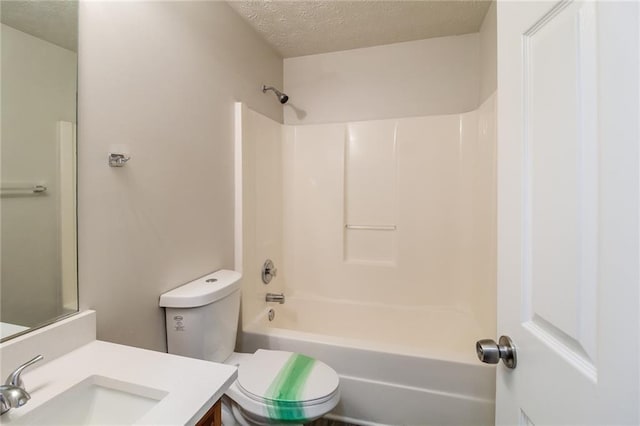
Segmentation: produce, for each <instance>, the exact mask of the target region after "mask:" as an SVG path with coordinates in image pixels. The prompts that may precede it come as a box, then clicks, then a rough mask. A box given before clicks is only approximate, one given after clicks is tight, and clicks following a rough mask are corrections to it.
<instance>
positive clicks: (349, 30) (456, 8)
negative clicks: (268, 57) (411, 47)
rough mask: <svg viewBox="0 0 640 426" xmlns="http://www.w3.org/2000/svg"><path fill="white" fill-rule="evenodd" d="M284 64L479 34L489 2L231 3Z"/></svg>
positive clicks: (304, 0)
mask: <svg viewBox="0 0 640 426" xmlns="http://www.w3.org/2000/svg"><path fill="white" fill-rule="evenodd" d="M228 3H229V4H230V5H231V7H233V8H234V9H235V10H236V11H237V12H238V13H239V14H240V16H242V17H243V18H244V19H245V20H246V21H248V22H249V23H250V24H251V25H252V26H253V27H254V28H255V30H256V31H257V32H258V33H259V34H260V35H261V36H262V37H263V38H264V39H265V40H267V42H269V43H270V44H271V45H272V46H273V47H274V48H275V49H276V50H277V51H278V52H280V54H282V56H284V57H285V58H287V57H293V56H303V55H313V54H317V53H325V52H334V51H338V50H347V49H355V48H360V47H369V46H377V45H382V44H390V43H398V42H402V41H410V40H421V39H425V38H431V37H442V36H449V35H459V34H468V33H473V32H477V31H479V29H480V25H481V24H482V20H483V18H484V15H485V14H486V12H487V9H488V8H489V5H490V1H488V0H449V1H442V0H423V1H404V0H387V1H379V0H360V1H341V0H329V1H326V0H322V1H321V0H316V1H309V0H295V1H277V0H276V1H274V0H259V1H258V0H249V1H242V0H230V1H228Z"/></svg>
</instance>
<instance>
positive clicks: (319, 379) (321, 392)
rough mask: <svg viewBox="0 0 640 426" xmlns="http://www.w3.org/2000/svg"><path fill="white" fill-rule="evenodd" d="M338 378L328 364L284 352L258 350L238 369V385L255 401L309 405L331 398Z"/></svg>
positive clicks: (336, 387)
mask: <svg viewBox="0 0 640 426" xmlns="http://www.w3.org/2000/svg"><path fill="white" fill-rule="evenodd" d="M338 383H339V379H338V374H337V373H336V372H335V371H334V370H333V369H332V368H331V367H329V366H328V365H327V364H325V363H323V362H321V361H318V360H316V359H313V358H310V357H308V356H305V355H302V354H297V353H293V352H285V351H271V350H264V349H258V351H256V353H255V354H254V355H253V356H252V357H251V358H250V359H248V360H246V361H245V362H243V363H241V364H240V366H239V367H238V385H239V387H240V388H241V390H242V391H243V392H245V393H246V394H249V396H251V397H253V398H254V399H259V400H266V401H274V402H297V403H307V402H309V403H311V402H314V401H315V402H316V403H318V402H321V401H318V400H325V399H327V398H328V397H331V396H332V395H333V394H334V393H335V392H336V391H337V389H338Z"/></svg>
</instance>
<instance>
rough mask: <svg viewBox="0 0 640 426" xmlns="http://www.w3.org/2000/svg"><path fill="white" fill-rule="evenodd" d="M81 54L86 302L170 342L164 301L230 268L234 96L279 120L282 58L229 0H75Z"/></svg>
mask: <svg viewBox="0 0 640 426" xmlns="http://www.w3.org/2000/svg"><path fill="white" fill-rule="evenodd" d="M79 58H80V66H79V70H80V75H79V79H80V80H79V84H80V91H79V96H80V98H79V132H78V145H79V164H80V166H79V238H80V241H79V244H80V245H79V249H80V250H79V251H80V257H79V262H80V263H79V268H80V299H81V307H82V308H94V309H96V310H97V312H98V315H97V316H98V338H100V339H104V340H108V341H113V342H118V343H123V344H129V345H134V346H138V347H144V348H150V349H156V350H165V348H166V346H165V330H164V313H163V311H162V310H161V309H160V308H158V297H159V295H160V294H161V293H163V292H165V291H167V290H169V289H172V288H174V287H177V286H179V285H181V284H183V283H185V282H187V281H189V280H192V279H194V278H196V277H199V276H202V275H204V274H206V273H208V272H210V271H213V270H216V269H220V268H233V266H234V264H233V253H234V251H233V245H234V240H233V227H234V222H233V122H234V121H233V110H234V101H237V100H242V101H244V102H246V103H247V104H248V105H249V106H251V107H252V108H254V109H256V110H257V111H260V112H261V113H263V114H265V115H267V116H269V117H271V118H273V119H275V120H277V121H281V120H282V107H281V105H280V104H279V103H277V102H276V101H275V99H273V97H272V96H268V95H265V94H263V93H262V92H261V90H260V87H261V84H263V83H270V84H274V85H277V86H278V85H279V86H281V85H282V58H281V57H280V56H279V55H278V54H277V53H275V52H274V51H273V50H272V49H271V48H270V47H269V46H268V45H267V44H266V43H265V42H264V41H262V40H261V39H260V38H259V37H258V36H257V35H256V34H255V33H254V32H253V30H251V29H250V28H249V27H248V26H247V24H246V23H245V22H244V21H243V20H242V19H241V18H240V17H239V16H238V15H236V13H235V12H233V10H231V8H230V7H229V6H228V5H227V4H226V3H224V2H81V3H80V46H79ZM111 144H126V145H128V146H129V149H130V154H131V157H132V159H131V160H130V161H129V163H128V164H127V165H126V167H124V168H109V167H108V166H107V153H108V152H109V147H110V145H111Z"/></svg>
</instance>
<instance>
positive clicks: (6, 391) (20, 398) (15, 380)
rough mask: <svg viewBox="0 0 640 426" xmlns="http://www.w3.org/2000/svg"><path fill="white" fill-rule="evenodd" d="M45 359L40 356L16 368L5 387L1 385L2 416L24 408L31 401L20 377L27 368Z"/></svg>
mask: <svg viewBox="0 0 640 426" xmlns="http://www.w3.org/2000/svg"><path fill="white" fill-rule="evenodd" d="M42 359H44V357H43V356H42V355H38V356H37V357H35V358H33V359H32V360H30V361H27V362H25V363H24V364H22V365H21V366H20V367H18V368H16V369H15V370H14V371H13V373H11V374H9V377H7V381H6V382H5V383H4V385H0V415H2V414H4V413H6V412H7V411H9V410H11V409H12V408H16V407H22V406H23V405H24V404H26V403H27V401H29V400H30V399H31V395H29V392H27V391H26V390H25V388H24V383H23V382H22V378H21V377H20V375H21V374H22V372H23V371H24V369H25V368H27V367H29V366H31V365H33V364H35V363H36V362H38V361H40V360H42Z"/></svg>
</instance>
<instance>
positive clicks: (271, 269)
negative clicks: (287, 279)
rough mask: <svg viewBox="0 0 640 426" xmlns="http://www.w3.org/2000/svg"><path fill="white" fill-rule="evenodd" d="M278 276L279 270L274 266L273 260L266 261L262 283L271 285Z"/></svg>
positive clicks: (263, 266)
mask: <svg viewBox="0 0 640 426" xmlns="http://www.w3.org/2000/svg"><path fill="white" fill-rule="evenodd" d="M276 275H278V269H277V268H276V267H275V265H274V264H273V261H272V260H271V259H267V260H265V261H264V265H262V282H263V283H265V284H269V283H270V282H271V280H272V279H273V278H274V277H275V276H276Z"/></svg>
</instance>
